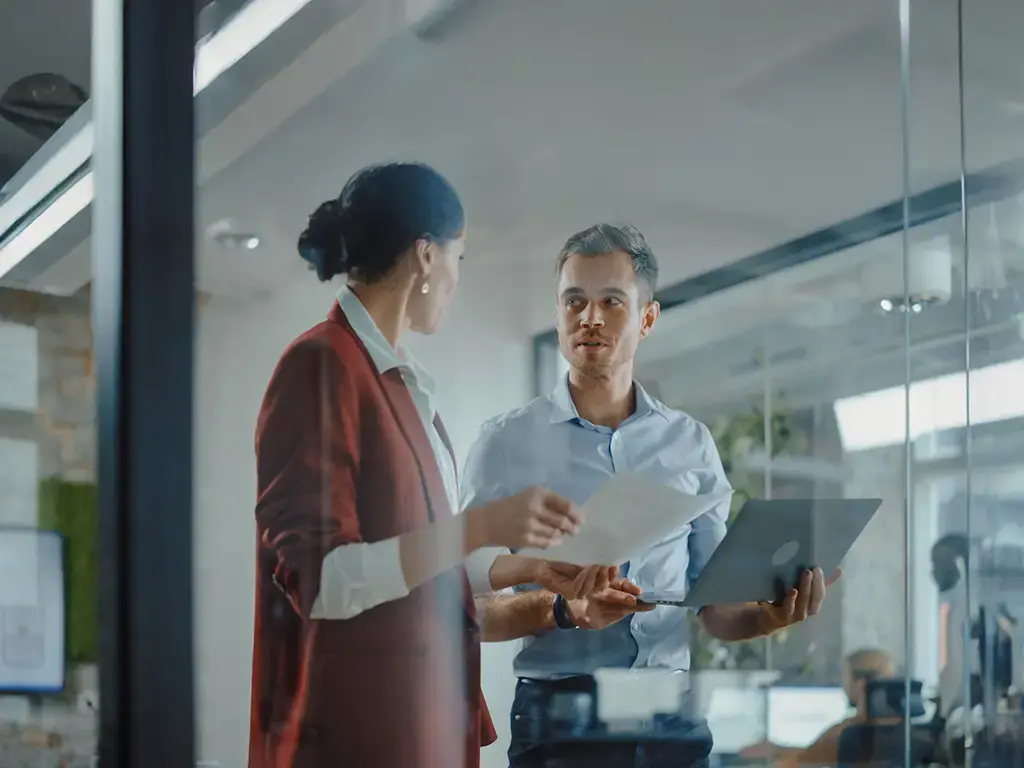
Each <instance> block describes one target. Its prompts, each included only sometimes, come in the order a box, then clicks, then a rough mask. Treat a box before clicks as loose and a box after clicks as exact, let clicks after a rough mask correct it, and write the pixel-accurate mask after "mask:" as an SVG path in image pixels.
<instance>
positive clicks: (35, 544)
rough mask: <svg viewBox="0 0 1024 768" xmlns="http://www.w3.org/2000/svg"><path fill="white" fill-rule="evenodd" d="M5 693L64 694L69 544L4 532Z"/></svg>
mask: <svg viewBox="0 0 1024 768" xmlns="http://www.w3.org/2000/svg"><path fill="white" fill-rule="evenodd" d="M0 560H2V561H3V567H0V574H2V575H3V576H4V577H5V578H4V579H3V580H2V581H3V583H2V584H0V692H3V693H20V694H25V693H59V692H60V691H62V690H63V689H64V679H65V655H66V653H65V610H66V609H65V605H64V540H63V539H62V538H61V536H60V535H59V534H57V533H54V532H52V531H39V530H35V529H32V528H0Z"/></svg>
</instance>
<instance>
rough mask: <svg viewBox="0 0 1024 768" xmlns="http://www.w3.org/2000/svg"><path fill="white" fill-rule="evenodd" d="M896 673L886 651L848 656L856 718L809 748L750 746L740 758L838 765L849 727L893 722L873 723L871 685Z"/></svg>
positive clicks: (847, 683)
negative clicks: (842, 742)
mask: <svg viewBox="0 0 1024 768" xmlns="http://www.w3.org/2000/svg"><path fill="white" fill-rule="evenodd" d="M894 674H895V671H894V669H893V665H892V660H891V659H890V658H889V656H888V655H887V654H886V653H885V651H879V650H875V649H871V648H865V649H861V650H859V651H854V652H853V653H851V654H850V655H849V656H847V657H846V669H845V670H844V673H843V677H844V680H843V687H844V688H845V689H846V695H847V696H849V698H850V706H851V707H854V708H855V709H856V710H857V711H856V713H855V714H854V715H853V716H852V717H848V718H847V719H845V720H843V721H842V722H839V723H836V724H835V725H833V726H832V727H831V728H829V729H828V730H827V731H825V732H824V733H822V734H821V735H820V736H819V737H818V738H817V739H815V740H814V743H813V744H811V745H810V746H809V747H806V748H803V749H794V748H790V747H780V746H777V745H775V744H771V743H769V742H762V743H761V744H755V745H754V746H752V747H747V748H746V749H745V750H743V751H742V752H741V753H740V756H741V757H744V758H749V759H752V760H758V759H766V760H772V761H774V763H775V765H777V766H779V767H780V768H789V767H790V766H793V767H794V768H795V766H812V765H817V766H823V765H835V764H836V761H837V759H838V752H839V737H840V736H841V735H842V733H843V730H844V729H845V728H847V727H848V726H851V725H856V724H859V723H867V722H889V721H888V720H884V721H883V720H878V721H876V720H871V719H870V718H869V717H868V702H867V686H868V683H870V682H871V681H872V680H884V679H885V678H887V677H892V676H893V675H894Z"/></svg>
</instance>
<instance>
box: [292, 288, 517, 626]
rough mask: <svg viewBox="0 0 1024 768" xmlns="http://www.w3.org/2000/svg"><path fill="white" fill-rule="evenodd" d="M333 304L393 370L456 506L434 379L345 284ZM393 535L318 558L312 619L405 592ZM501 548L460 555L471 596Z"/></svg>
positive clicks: (379, 364)
mask: <svg viewBox="0 0 1024 768" xmlns="http://www.w3.org/2000/svg"><path fill="white" fill-rule="evenodd" d="M338 304H339V306H340V307H341V311H342V312H343V313H344V315H345V317H346V319H347V320H348V322H349V325H351V326H352V330H353V331H355V333H356V336H358V337H359V340H360V341H361V342H362V343H363V346H364V347H366V351H367V352H368V353H369V355H370V359H371V360H373V364H374V366H376V368H377V372H378V373H379V374H384V373H386V372H387V371H390V370H393V369H396V368H397V369H398V370H399V371H400V372H401V374H402V380H403V381H404V382H405V385H406V386H407V387H408V388H409V394H410V395H411V396H412V401H413V404H414V405H415V406H416V412H417V413H418V414H419V416H420V418H421V419H422V420H423V426H424V428H425V429H426V431H427V435H428V436H429V438H430V447H431V448H432V449H433V453H434V459H435V460H436V461H437V468H438V470H439V471H440V473H441V479H442V480H443V481H444V490H445V495H446V496H447V497H448V506H449V508H450V509H451V510H452V512H453V514H454V513H457V512H458V511H459V488H458V479H457V474H456V471H455V462H454V460H453V459H452V455H451V453H450V452H449V450H448V447H447V446H446V445H445V442H444V439H443V438H442V437H441V435H440V434H439V433H438V431H437V428H436V427H435V425H434V418H435V416H436V415H437V409H436V408H435V406H434V392H435V387H436V384H435V382H434V380H433V379H432V378H431V377H430V375H429V374H428V373H427V372H426V371H425V370H424V369H423V368H422V367H421V366H420V365H419V364H418V363H417V362H416V361H415V360H414V359H413V357H412V356H411V355H409V354H408V353H407V352H406V351H405V350H398V351H396V350H395V349H394V348H393V347H392V346H391V345H390V344H389V343H388V341H387V339H385V338H384V334H382V333H381V332H380V329H379V328H378V327H377V324H376V323H374V321H373V318H372V317H371V316H370V313H369V312H367V311H366V308H365V307H364V306H363V304H362V302H361V301H359V297H357V296H356V295H355V294H354V293H353V292H352V291H351V290H350V289H349V288H348V287H347V286H346V287H343V288H342V289H341V290H340V291H339V292H338ZM398 538H399V537H397V536H395V537H392V538H390V539H384V540H382V541H375V542H370V543H366V542H362V543H358V544H345V545H343V546H340V547H336V548H335V549H332V550H331V551H330V552H328V553H327V555H326V556H325V557H324V562H323V568H322V570H321V573H320V592H319V594H318V595H317V598H316V601H315V602H314V603H313V609H312V611H311V613H310V618H312V619H351V618H353V617H355V616H358V615H359V614H360V613H362V612H363V611H368V610H370V609H371V608H373V607H375V606H378V605H381V604H382V603H387V602H390V601H392V600H399V599H401V598H403V597H405V596H406V595H408V594H409V587H408V585H407V584H406V583H405V576H404V574H403V572H402V561H401V555H400V553H399V545H398ZM506 552H507V550H503V549H496V548H486V549H479V550H477V551H476V552H474V553H473V554H471V555H470V556H469V557H468V558H466V563H465V565H466V572H467V573H468V575H469V582H470V586H471V587H472V589H473V594H474V595H481V594H487V593H489V592H491V577H490V573H491V566H492V565H493V564H494V560H495V558H497V557H498V555H501V554H505V553H506Z"/></svg>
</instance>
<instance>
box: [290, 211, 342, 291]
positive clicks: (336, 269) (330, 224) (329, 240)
mask: <svg viewBox="0 0 1024 768" xmlns="http://www.w3.org/2000/svg"><path fill="white" fill-rule="evenodd" d="M345 219H346V216H345V211H344V210H343V208H342V205H341V203H340V202H339V201H338V200H328V201H326V202H324V203H321V204H320V206H319V207H318V208H317V209H316V210H315V211H314V212H313V214H312V215H311V216H310V217H309V224H308V225H307V227H306V229H305V231H304V232H303V233H302V234H301V235H300V236H299V255H300V256H302V258H303V259H304V260H306V261H307V262H309V264H310V265H311V266H312V267H313V268H314V269H315V270H316V276H317V277H318V278H320V280H321V281H323V282H326V281H327V280H330V279H331V278H333V277H335V276H336V275H342V274H344V273H345V272H347V271H348V268H349V265H348V263H347V262H348V253H347V251H346V248H345Z"/></svg>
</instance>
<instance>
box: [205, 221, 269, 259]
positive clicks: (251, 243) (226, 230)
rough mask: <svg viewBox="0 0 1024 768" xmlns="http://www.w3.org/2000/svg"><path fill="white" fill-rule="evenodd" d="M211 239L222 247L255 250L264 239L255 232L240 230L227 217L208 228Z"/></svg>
mask: <svg viewBox="0 0 1024 768" xmlns="http://www.w3.org/2000/svg"><path fill="white" fill-rule="evenodd" d="M206 232H207V234H208V235H209V237H210V239H211V240H213V242H215V243H217V245H219V246H221V247H222V248H231V249H233V250H234V249H241V250H245V251H255V250H256V249H257V248H259V247H260V244H261V242H262V240H261V239H260V236H259V235H258V234H256V233H255V232H239V231H238V230H236V229H235V228H234V225H233V224H232V223H231V222H230V221H228V220H227V219H222V220H220V221H218V222H216V223H214V224H213V225H211V226H210V228H209V229H208V230H206Z"/></svg>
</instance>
